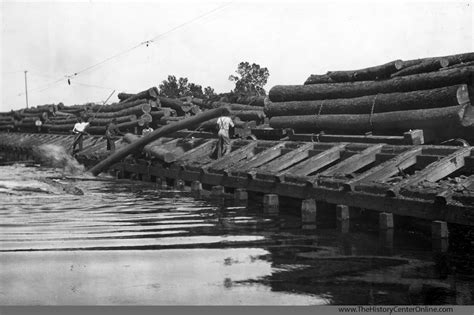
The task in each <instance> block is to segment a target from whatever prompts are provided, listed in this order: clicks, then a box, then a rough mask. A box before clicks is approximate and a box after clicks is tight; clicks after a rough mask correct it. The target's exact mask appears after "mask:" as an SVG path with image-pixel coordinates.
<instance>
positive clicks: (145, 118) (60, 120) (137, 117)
mask: <svg viewBox="0 0 474 315" xmlns="http://www.w3.org/2000/svg"><path fill="white" fill-rule="evenodd" d="M117 97H118V99H119V101H118V102H116V103H112V104H110V105H103V104H95V103H86V104H82V105H71V106H65V105H64V104H62V103H59V104H57V105H56V104H51V105H41V106H37V107H35V108H29V109H22V110H18V111H11V112H5V113H0V130H8V131H25V132H53V133H69V132H71V131H72V129H73V128H74V124H75V123H76V122H77V120H78V117H82V118H83V120H85V121H88V122H90V125H89V127H88V128H87V130H86V131H87V132H89V133H90V134H104V133H105V129H106V127H107V125H108V124H109V123H110V122H111V121H112V119H116V121H117V127H118V128H119V129H120V130H121V131H122V132H135V133H139V132H138V129H139V128H140V127H143V126H144V125H145V124H149V125H150V126H151V127H152V128H154V129H156V128H160V127H162V126H164V125H167V124H169V123H172V122H176V121H180V120H182V119H185V118H186V117H190V116H194V115H196V114H198V113H200V112H202V111H203V110H206V109H207V107H206V106H205V105H204V103H206V102H210V101H204V100H202V99H197V98H193V97H189V96H188V97H182V98H169V97H164V96H161V95H159V91H158V89H157V88H156V87H151V88H149V89H147V90H144V91H141V92H138V93H135V94H132V93H123V92H122V93H119V94H118V95H117ZM236 101H238V102H236V103H227V102H221V101H217V102H211V103H212V104H211V106H210V107H209V108H216V107H224V106H227V107H228V108H230V110H231V112H230V115H231V116H232V117H233V118H234V120H235V121H236V123H237V125H239V124H242V122H255V124H261V123H263V122H264V119H265V117H266V116H265V113H264V107H263V104H264V98H263V97H261V96H252V97H242V96H240V97H238V98H237V99H236ZM249 104H254V105H249ZM215 128H216V124H215V121H213V122H212V123H209V122H208V123H205V124H203V125H202V126H200V130H209V131H211V130H212V131H213V130H215Z"/></svg>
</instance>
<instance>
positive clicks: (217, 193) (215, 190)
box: [211, 185, 224, 197]
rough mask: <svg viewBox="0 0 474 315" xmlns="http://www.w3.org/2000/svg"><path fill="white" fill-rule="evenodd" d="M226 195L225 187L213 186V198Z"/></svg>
mask: <svg viewBox="0 0 474 315" xmlns="http://www.w3.org/2000/svg"><path fill="white" fill-rule="evenodd" d="M223 195H224V186H220V185H217V186H213V187H212V190H211V196H213V197H222V196H223Z"/></svg>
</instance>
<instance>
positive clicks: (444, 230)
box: [431, 221, 449, 239]
mask: <svg viewBox="0 0 474 315" xmlns="http://www.w3.org/2000/svg"><path fill="white" fill-rule="evenodd" d="M448 237H449V231H448V223H447V222H445V221H433V222H431V238H432V239H446V238H448Z"/></svg>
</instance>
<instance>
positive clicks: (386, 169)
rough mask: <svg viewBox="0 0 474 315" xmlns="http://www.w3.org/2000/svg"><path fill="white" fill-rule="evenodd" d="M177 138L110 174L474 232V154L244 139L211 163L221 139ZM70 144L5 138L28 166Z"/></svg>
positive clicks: (60, 138)
mask: <svg viewBox="0 0 474 315" xmlns="http://www.w3.org/2000/svg"><path fill="white" fill-rule="evenodd" d="M179 136H181V138H178V139H176V138H175V137H170V138H162V139H160V143H161V145H162V147H163V148H166V149H167V150H169V151H170V152H173V153H174V154H175V155H176V159H175V160H174V162H172V163H165V162H163V161H160V160H159V159H157V158H153V157H151V158H150V157H149V156H145V155H136V156H134V157H133V159H126V160H124V161H121V162H119V163H116V164H115V165H113V166H112V168H111V169H110V172H111V173H113V174H117V175H118V176H121V177H131V176H132V175H133V177H134V178H139V179H142V180H153V181H157V180H167V181H176V180H181V181H183V182H184V183H185V184H187V185H191V184H192V183H193V182H199V183H201V184H203V185H210V186H221V187H226V188H228V189H230V190H232V189H237V188H238V189H245V190H247V191H253V192H258V193H264V194H276V195H278V196H281V197H291V198H298V199H302V200H307V199H314V200H315V201H323V202H327V203H330V204H335V205H342V206H349V207H357V208H363V209H371V210H375V211H380V212H388V213H392V214H396V215H402V216H409V217H416V218H422V219H426V220H431V221H433V220H441V221H445V222H449V223H457V224H462V225H470V226H473V225H474V176H473V173H474V172H473V170H474V148H473V147H453V146H429V145H392V144H384V143H349V142H334V143H332V142H308V141H270V140H242V139H239V140H233V141H232V150H231V152H230V153H229V154H228V155H226V156H224V157H222V158H220V159H213V158H212V157H211V155H212V152H213V151H214V149H215V144H216V139H213V138H205V137H204V138H198V139H196V138H189V137H187V136H186V133H180V134H179ZM71 141H72V140H71V136H67V135H52V134H22V133H0V150H1V151H2V152H3V154H6V155H8V156H9V158H11V159H22V158H25V155H28V154H29V155H30V157H31V152H32V151H31V150H32V149H33V147H34V146H37V145H40V144H44V143H53V144H58V145H67V144H68V143H70V142H71ZM120 145H121V144H120V142H117V146H118V147H120ZM21 155H23V156H21ZM107 155H108V152H107V151H106V144H105V140H104V139H102V138H101V137H90V138H88V139H86V140H85V143H84V150H83V151H82V152H80V153H79V154H78V155H77V158H78V160H80V161H81V162H83V163H85V164H86V165H92V164H94V163H96V162H97V161H99V160H100V159H103V158H104V157H106V156H107Z"/></svg>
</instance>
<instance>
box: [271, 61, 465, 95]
mask: <svg viewBox="0 0 474 315" xmlns="http://www.w3.org/2000/svg"><path fill="white" fill-rule="evenodd" d="M473 73H474V67H465V68H457V69H451V70H446V71H437V72H430V73H422V74H414V75H409V76H404V77H397V78H393V79H387V80H382V81H360V82H346V83H327V84H311V85H276V86H274V87H273V88H272V89H271V90H270V93H269V95H270V100H271V101H272V102H285V101H305V100H323V99H334V98H353V97H359V96H364V95H373V94H379V93H393V92H408V91H415V90H427V89H434V88H439V87H443V86H449V85H455V84H469V85H470V84H471V83H472V82H473Z"/></svg>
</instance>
